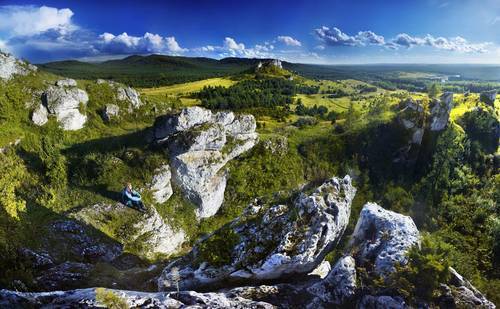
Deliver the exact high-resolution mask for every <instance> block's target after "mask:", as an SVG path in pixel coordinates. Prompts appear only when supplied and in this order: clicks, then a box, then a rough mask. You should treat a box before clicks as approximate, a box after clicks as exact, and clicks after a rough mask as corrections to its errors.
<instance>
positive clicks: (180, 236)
mask: <svg viewBox="0 0 500 309" xmlns="http://www.w3.org/2000/svg"><path fill="white" fill-rule="evenodd" d="M70 216H71V217H74V218H77V219H79V220H81V221H83V222H85V223H87V224H89V225H91V226H93V227H94V228H96V229H98V230H101V231H106V230H109V227H110V226H113V228H114V229H124V230H126V231H127V233H125V234H124V235H123V234H119V235H115V237H116V239H117V240H118V241H120V242H121V243H122V244H123V245H124V246H125V248H127V246H140V247H141V254H142V255H144V256H145V257H148V258H154V257H155V256H156V255H158V254H172V253H175V252H177V250H178V249H179V248H180V246H181V245H182V243H184V241H185V238H186V235H185V233H184V231H183V230H180V229H179V230H176V229H174V228H172V227H171V226H170V225H169V224H167V223H166V222H165V221H163V219H162V218H161V216H160V215H159V214H158V212H157V211H156V209H155V208H154V207H149V208H148V211H147V212H146V213H141V212H138V211H136V210H134V209H131V208H129V207H126V206H124V205H122V204H120V203H116V204H95V205H93V206H90V207H86V208H83V209H81V210H79V211H78V212H76V213H72V214H70ZM117 221H119V222H120V223H121V225H120V226H118V227H117V226H116V224H117V223H116V222H117Z"/></svg>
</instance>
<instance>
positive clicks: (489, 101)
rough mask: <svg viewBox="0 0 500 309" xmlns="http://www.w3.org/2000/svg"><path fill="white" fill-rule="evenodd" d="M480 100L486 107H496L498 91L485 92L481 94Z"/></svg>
mask: <svg viewBox="0 0 500 309" xmlns="http://www.w3.org/2000/svg"><path fill="white" fill-rule="evenodd" d="M479 98H480V100H481V102H483V103H485V104H486V105H489V106H493V107H495V100H496V98H497V91H496V90H490V91H483V92H481V95H480V96H479Z"/></svg>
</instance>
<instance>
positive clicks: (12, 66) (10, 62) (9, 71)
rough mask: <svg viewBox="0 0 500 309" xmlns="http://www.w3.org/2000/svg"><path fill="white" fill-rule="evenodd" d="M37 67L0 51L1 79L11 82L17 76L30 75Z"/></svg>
mask: <svg viewBox="0 0 500 309" xmlns="http://www.w3.org/2000/svg"><path fill="white" fill-rule="evenodd" d="M36 70H37V67H36V66H34V65H31V64H28V63H26V62H24V61H21V60H19V59H17V58H15V57H14V56H12V55H10V54H6V53H2V52H1V51H0V79H4V80H9V79H11V78H12V77H13V76H15V75H28V74H30V73H32V72H35V71H36Z"/></svg>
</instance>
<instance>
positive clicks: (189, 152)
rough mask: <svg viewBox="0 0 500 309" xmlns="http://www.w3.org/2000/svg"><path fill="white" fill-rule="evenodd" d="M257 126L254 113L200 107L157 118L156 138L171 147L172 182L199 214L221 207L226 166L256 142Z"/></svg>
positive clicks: (215, 210)
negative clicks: (217, 111) (238, 113)
mask: <svg viewBox="0 0 500 309" xmlns="http://www.w3.org/2000/svg"><path fill="white" fill-rule="evenodd" d="M255 129H256V124H255V118H254V117H253V116H251V115H238V116H236V115H235V114H234V113H232V112H219V113H216V114H212V112H211V111H210V110H207V109H204V108H201V107H190V108H185V109H183V110H182V111H181V112H180V113H178V114H171V115H165V116H160V117H158V118H157V119H156V121H155V124H154V128H153V140H154V142H155V143H156V144H159V145H164V146H165V147H167V148H168V150H169V156H170V165H171V169H172V174H173V181H174V182H175V183H176V184H177V185H178V186H179V187H180V188H181V190H182V191H183V193H184V194H185V196H186V197H187V198H188V199H189V200H190V201H191V202H193V203H195V204H196V205H197V206H198V210H197V216H198V217H200V218H206V217H210V216H213V215H214V214H215V213H216V212H217V211H218V210H219V208H220V206H221V205H222V202H223V200H224V190H225V188H226V182H227V172H226V170H225V169H224V166H225V165H226V163H227V162H228V161H230V160H232V159H234V158H235V157H237V156H239V155H240V154H242V153H244V152H246V151H248V150H249V149H251V148H252V147H253V146H254V145H255V144H256V143H257V140H258V135H257V133H256V132H255Z"/></svg>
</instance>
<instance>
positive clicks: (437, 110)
mask: <svg viewBox="0 0 500 309" xmlns="http://www.w3.org/2000/svg"><path fill="white" fill-rule="evenodd" d="M452 107H453V92H445V93H443V94H442V95H441V98H440V99H439V100H436V99H434V100H432V101H431V104H430V113H431V114H430V122H429V128H430V130H431V131H441V130H444V128H445V127H446V126H447V125H448V120H449V119H450V112H451V108H452Z"/></svg>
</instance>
